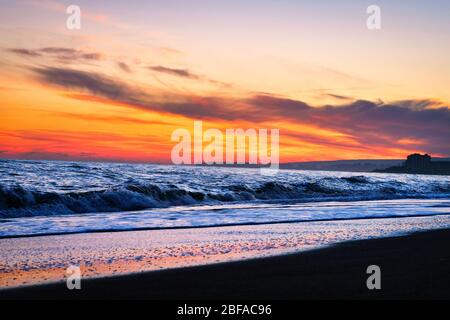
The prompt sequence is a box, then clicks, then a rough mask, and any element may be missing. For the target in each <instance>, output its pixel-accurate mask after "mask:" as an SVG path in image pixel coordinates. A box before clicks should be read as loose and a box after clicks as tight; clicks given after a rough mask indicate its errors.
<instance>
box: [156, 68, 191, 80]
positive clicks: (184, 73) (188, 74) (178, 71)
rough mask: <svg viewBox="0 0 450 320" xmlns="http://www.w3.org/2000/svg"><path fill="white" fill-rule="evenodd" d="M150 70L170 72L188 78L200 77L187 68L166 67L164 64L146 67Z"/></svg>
mask: <svg viewBox="0 0 450 320" xmlns="http://www.w3.org/2000/svg"><path fill="white" fill-rule="evenodd" d="M148 68H149V69H150V70H152V71H156V72H160V73H165V74H170V75H172V76H177V77H182V78H189V79H200V77H199V76H198V75H196V74H193V73H192V72H190V71H189V70H187V69H174V68H168V67H164V66H150V67H148Z"/></svg>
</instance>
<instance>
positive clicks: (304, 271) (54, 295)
mask: <svg viewBox="0 0 450 320" xmlns="http://www.w3.org/2000/svg"><path fill="white" fill-rule="evenodd" d="M449 247H450V229H441V230H434V231H424V232H417V233H413V234H411V235H405V236H395V237H389V238H379V239H369V240H357V241H349V242H343V243H339V244H334V245H332V246H330V247H327V248H321V249H315V250H310V251H304V252H300V253H293V254H284V255H278V256H273V257H262V258H255V259H249V260H240V261H233V262H222V263H217V264H209V265H203V266H191V267H183V268H177V269H168V270H160V271H150V272H142V273H135V274H128V275H116V276H111V277H104V278H93V279H83V280H82V289H81V290H73V291H70V290H68V289H67V288H66V285H65V282H59V283H52V284H42V285H34V286H29V287H18V288H7V289H2V290H0V299H118V298H122V299H347V298H356V299H358V298H361V299H366V298H394V299H403V298H409V299H410V298H412V299H429V298H438V299H450V273H449V272H448V270H450V250H448V248H449ZM372 264H376V265H379V266H380V268H381V279H382V280H381V283H382V289H381V290H368V289H367V287H366V280H367V277H368V276H369V275H367V274H366V268H367V266H369V265H372Z"/></svg>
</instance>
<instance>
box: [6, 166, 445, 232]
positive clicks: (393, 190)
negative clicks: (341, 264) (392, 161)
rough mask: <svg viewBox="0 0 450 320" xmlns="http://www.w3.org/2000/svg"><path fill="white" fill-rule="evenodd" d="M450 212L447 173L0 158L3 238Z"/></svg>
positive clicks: (392, 216)
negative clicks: (272, 171) (266, 171)
mask: <svg viewBox="0 0 450 320" xmlns="http://www.w3.org/2000/svg"><path fill="white" fill-rule="evenodd" d="M448 214H450V177H449V176H427V175H401V174H383V173H351V172H325V171H295V170H280V171H279V173H278V174H277V175H275V176H264V175H261V174H260V171H259V170H258V169H248V168H231V167H206V166H196V167H194V166H172V165H153V164H124V163H100V162H64V161H21V160H0V237H1V238H10V237H23V236H35V235H49V234H69V233H86V232H98V231H119V230H120V231H123V230H142V229H174V228H187V227H205V226H208V227H210V226H226V225H252V224H273V223H281V222H313V221H334V220H355V219H377V218H388V217H390V218H396V217H398V218H400V217H415V216H433V215H448Z"/></svg>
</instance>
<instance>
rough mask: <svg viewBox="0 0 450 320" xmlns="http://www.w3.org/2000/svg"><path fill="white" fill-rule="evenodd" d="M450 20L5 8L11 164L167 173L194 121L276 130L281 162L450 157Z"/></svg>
mask: <svg viewBox="0 0 450 320" xmlns="http://www.w3.org/2000/svg"><path fill="white" fill-rule="evenodd" d="M71 4H75V5H78V6H79V7H80V8H81V28H80V29H79V30H69V29H68V28H67V27H66V20H67V18H68V17H69V15H68V14H67V13H66V8H67V7H68V6H69V5H71ZM373 4H375V5H378V6H379V7H380V9H381V29H379V30H369V29H368V28H367V26H366V20H367V18H368V14H367V13H366V9H367V7H368V6H369V5H373ZM449 18H450V2H449V1H400V0H399V1H376V0H371V1H364V0H358V1H353V0H344V1H339V2H337V1H324V0H318V1H300V0H298V1H289V0H277V1H275V0H273V1H270V0H240V1H235V0H231V1H230V0H228V1H214V0H208V1H191V0H184V1H172V0H169V1H168V0H164V1H135V0H128V1H112V0H109V1H77V0H72V1H57V0H43V1H41V0H39V1H38V0H22V1H21V0H19V1H3V0H0V70H1V71H0V158H13V159H57V160H102V161H136V162H158V163H170V151H171V149H172V147H173V146H174V142H172V141H171V139H170V137H171V133H172V132H173V131H174V130H176V129H178V128H187V129H189V130H192V128H193V122H194V121H195V120H202V121H203V123H204V128H205V129H206V128H218V129H220V130H224V131H225V129H228V128H243V129H248V128H255V129H259V128H267V129H270V128H276V129H279V130H280V161H281V162H292V161H316V160H336V159H389V158H404V157H405V156H406V155H407V154H409V153H412V152H421V153H424V152H428V153H430V154H431V155H432V156H435V157H438V156H449V155H450V143H449V141H450V109H449V106H450V58H449V57H450V54H449V53H450V23H449V21H450V19H449Z"/></svg>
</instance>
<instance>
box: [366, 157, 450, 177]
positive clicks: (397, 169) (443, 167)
mask: <svg viewBox="0 0 450 320" xmlns="http://www.w3.org/2000/svg"><path fill="white" fill-rule="evenodd" d="M374 172H386V173H412V174H440V175H450V161H436V160H432V159H431V156H430V155H429V154H424V155H421V154H420V153H413V154H410V155H409V156H408V157H407V158H406V161H404V162H403V164H402V165H401V166H393V167H389V168H386V169H375V170H374Z"/></svg>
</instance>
